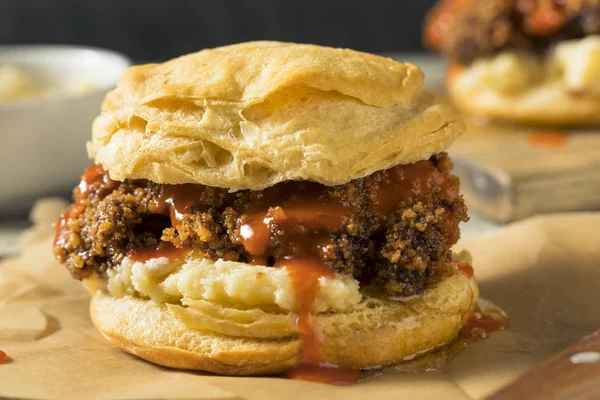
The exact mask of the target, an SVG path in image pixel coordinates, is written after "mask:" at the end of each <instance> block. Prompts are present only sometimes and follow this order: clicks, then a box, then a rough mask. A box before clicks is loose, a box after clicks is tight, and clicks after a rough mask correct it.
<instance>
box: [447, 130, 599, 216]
mask: <svg viewBox="0 0 600 400" xmlns="http://www.w3.org/2000/svg"><path fill="white" fill-rule="evenodd" d="M450 153H451V155H452V157H453V159H454V163H455V172H456V173H457V174H458V175H459V176H460V178H461V192H462V193H463V194H464V195H465V198H466V200H467V205H468V206H469V207H470V208H471V209H473V210H475V211H478V212H479V213H481V214H483V215H485V216H487V217H488V218H491V219H493V220H495V221H499V222H508V221H513V220H517V219H522V218H525V217H527V216H530V215H534V214H541V213H550V212H559V211H576V210H597V209H600V131H598V132H591V131H587V132H583V131H580V132H566V131H565V132H561V131H548V130H544V131H539V130H535V129H523V128H517V127H494V126H487V127H483V128H477V127H470V129H469V131H468V132H467V133H466V134H465V135H463V136H462V137H461V138H460V139H459V140H458V141H457V142H456V143H455V144H454V146H453V147H452V149H451V151H450Z"/></svg>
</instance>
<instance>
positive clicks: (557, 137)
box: [529, 132, 567, 148]
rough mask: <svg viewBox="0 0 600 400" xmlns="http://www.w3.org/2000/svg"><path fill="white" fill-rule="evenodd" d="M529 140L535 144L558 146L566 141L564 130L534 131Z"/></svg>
mask: <svg viewBox="0 0 600 400" xmlns="http://www.w3.org/2000/svg"><path fill="white" fill-rule="evenodd" d="M529 141H530V142H531V143H532V144H534V145H536V146H541V147H550V148H560V147H562V146H564V145H565V144H566V143H567V134H566V133H564V132H536V133H534V134H532V135H531V136H530V137H529Z"/></svg>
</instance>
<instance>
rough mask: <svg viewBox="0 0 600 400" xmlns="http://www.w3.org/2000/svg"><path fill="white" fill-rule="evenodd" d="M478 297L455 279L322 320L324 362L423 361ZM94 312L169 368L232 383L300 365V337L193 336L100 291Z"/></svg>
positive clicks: (162, 308) (150, 307)
mask: <svg viewBox="0 0 600 400" xmlns="http://www.w3.org/2000/svg"><path fill="white" fill-rule="evenodd" d="M477 296H478V289H477V286H476V284H475V281H474V280H473V279H468V278H466V277H465V276H463V275H461V274H456V275H453V276H451V277H449V278H447V279H445V280H444V281H442V282H440V283H439V284H438V285H437V286H436V287H435V288H432V289H429V290H427V291H426V292H425V293H424V294H423V295H422V296H420V297H418V298H414V299H410V300H408V301H393V300H366V301H364V302H363V303H361V304H360V305H359V306H357V307H356V308H355V309H353V310H350V311H348V312H344V313H324V314H318V315H317V316H316V318H315V319H316V323H317V325H318V326H319V329H320V330H321V332H322V334H323V336H324V341H323V345H322V346H323V347H322V351H323V354H324V358H325V360H326V361H327V362H330V363H333V364H336V365H340V366H346V367H351V368H357V369H358V368H367V367H373V366H380V365H386V364H391V363H395V362H399V361H402V360H403V359H404V358H406V357H409V356H413V355H415V354H424V353H426V352H428V351H430V350H433V349H435V348H437V347H439V346H440V345H443V344H445V343H448V342H450V341H451V340H453V339H454V338H455V337H456V335H457V333H458V330H459V328H460V326H461V324H462V323H463V321H464V319H465V318H466V316H467V315H468V314H469V313H470V311H471V308H472V307H473V305H474V301H475V300H476V299H477ZM215 307H220V306H216V305H215ZM221 308H223V307H221ZM90 312H91V316H92V319H93V321H94V324H95V325H96V327H97V328H98V329H99V330H100V331H101V332H102V334H103V335H104V336H105V337H106V338H107V339H108V340H109V341H110V342H112V343H113V344H114V345H116V346H117V347H119V348H121V349H122V350H125V351H127V352H129V353H132V354H135V355H137V356H139V357H141V358H144V359H146V360H148V361H151V362H154V363H156V364H160V365H164V366H168V367H173V368H184V369H196V370H203V371H210V372H214V373H219V374H227V375H254V374H276V373H280V372H282V371H284V370H286V369H289V368H290V367H292V366H294V365H295V364H297V363H298V362H299V360H300V355H301V348H300V342H299V339H298V338H297V336H293V337H289V336H286V337H280V338H276V339H269V340H267V339H260V338H252V337H231V336H225V335H217V334H215V333H211V332H207V331H199V330H194V329H191V328H189V327H188V326H186V325H185V324H183V323H182V322H180V320H178V319H177V318H175V317H174V316H173V314H172V313H171V312H170V311H169V307H168V306H166V305H164V304H163V305H158V304H156V303H154V302H152V301H149V300H143V299H138V298H133V297H123V298H111V297H109V296H108V295H106V294H104V293H103V292H102V291H96V292H93V299H92V302H91V308H90ZM264 319H265V321H263V322H267V321H268V323H272V324H273V330H274V331H277V330H278V329H280V327H279V324H280V323H281V320H280V316H278V315H276V314H268V315H266V316H265V317H264ZM295 329H297V327H296V328H295Z"/></svg>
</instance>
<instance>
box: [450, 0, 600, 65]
mask: <svg viewBox="0 0 600 400" xmlns="http://www.w3.org/2000/svg"><path fill="white" fill-rule="evenodd" d="M598 33H600V0H510V1H507V0H481V1H472V2H470V3H469V5H468V7H465V8H464V9H462V10H461V11H460V12H459V13H458V15H457V16H456V19H455V22H454V23H453V24H452V26H451V27H450V28H449V30H448V32H447V34H446V36H445V38H444V39H443V41H442V50H443V51H444V53H446V55H448V56H449V57H450V58H451V59H452V60H453V61H455V62H458V63H460V64H463V65H469V64H471V63H472V62H473V61H475V60H477V59H479V58H484V57H488V56H492V55H494V54H496V53H498V52H500V51H503V50H507V49H522V50H529V51H533V52H542V51H544V50H546V49H548V48H549V47H550V46H551V45H552V44H554V43H556V42H559V41H562V40H570V39H580V38H583V37H585V36H588V35H594V34H598Z"/></svg>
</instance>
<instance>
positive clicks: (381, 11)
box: [0, 0, 435, 61]
mask: <svg viewBox="0 0 600 400" xmlns="http://www.w3.org/2000/svg"><path fill="white" fill-rule="evenodd" d="M434 2H435V0H387V1H384V0H371V1H369V0H345V1H342V0H293V1H286V0H253V1H242V0H211V1H205V0H0V44H25V43H68V44H82V45H91V46H98V47H104V48H109V49H114V50H117V51H120V52H123V53H125V54H127V55H128V56H130V57H131V58H133V59H134V60H136V61H142V60H163V59H167V58H171V57H174V56H177V55H181V54H184V53H189V52H193V51H197V50H200V49H202V48H205V47H215V46H219V45H224V44H230V43H236V42H242V41H247V40H264V39H271V40H282V41H294V42H303V43H315V44H321V45H330V46H336V47H350V48H354V49H357V50H364V51H370V52H391V51H415V50H421V49H422V46H421V22H422V20H423V17H424V15H425V12H426V10H427V9H428V8H429V7H431V5H432V4H433V3H434Z"/></svg>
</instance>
